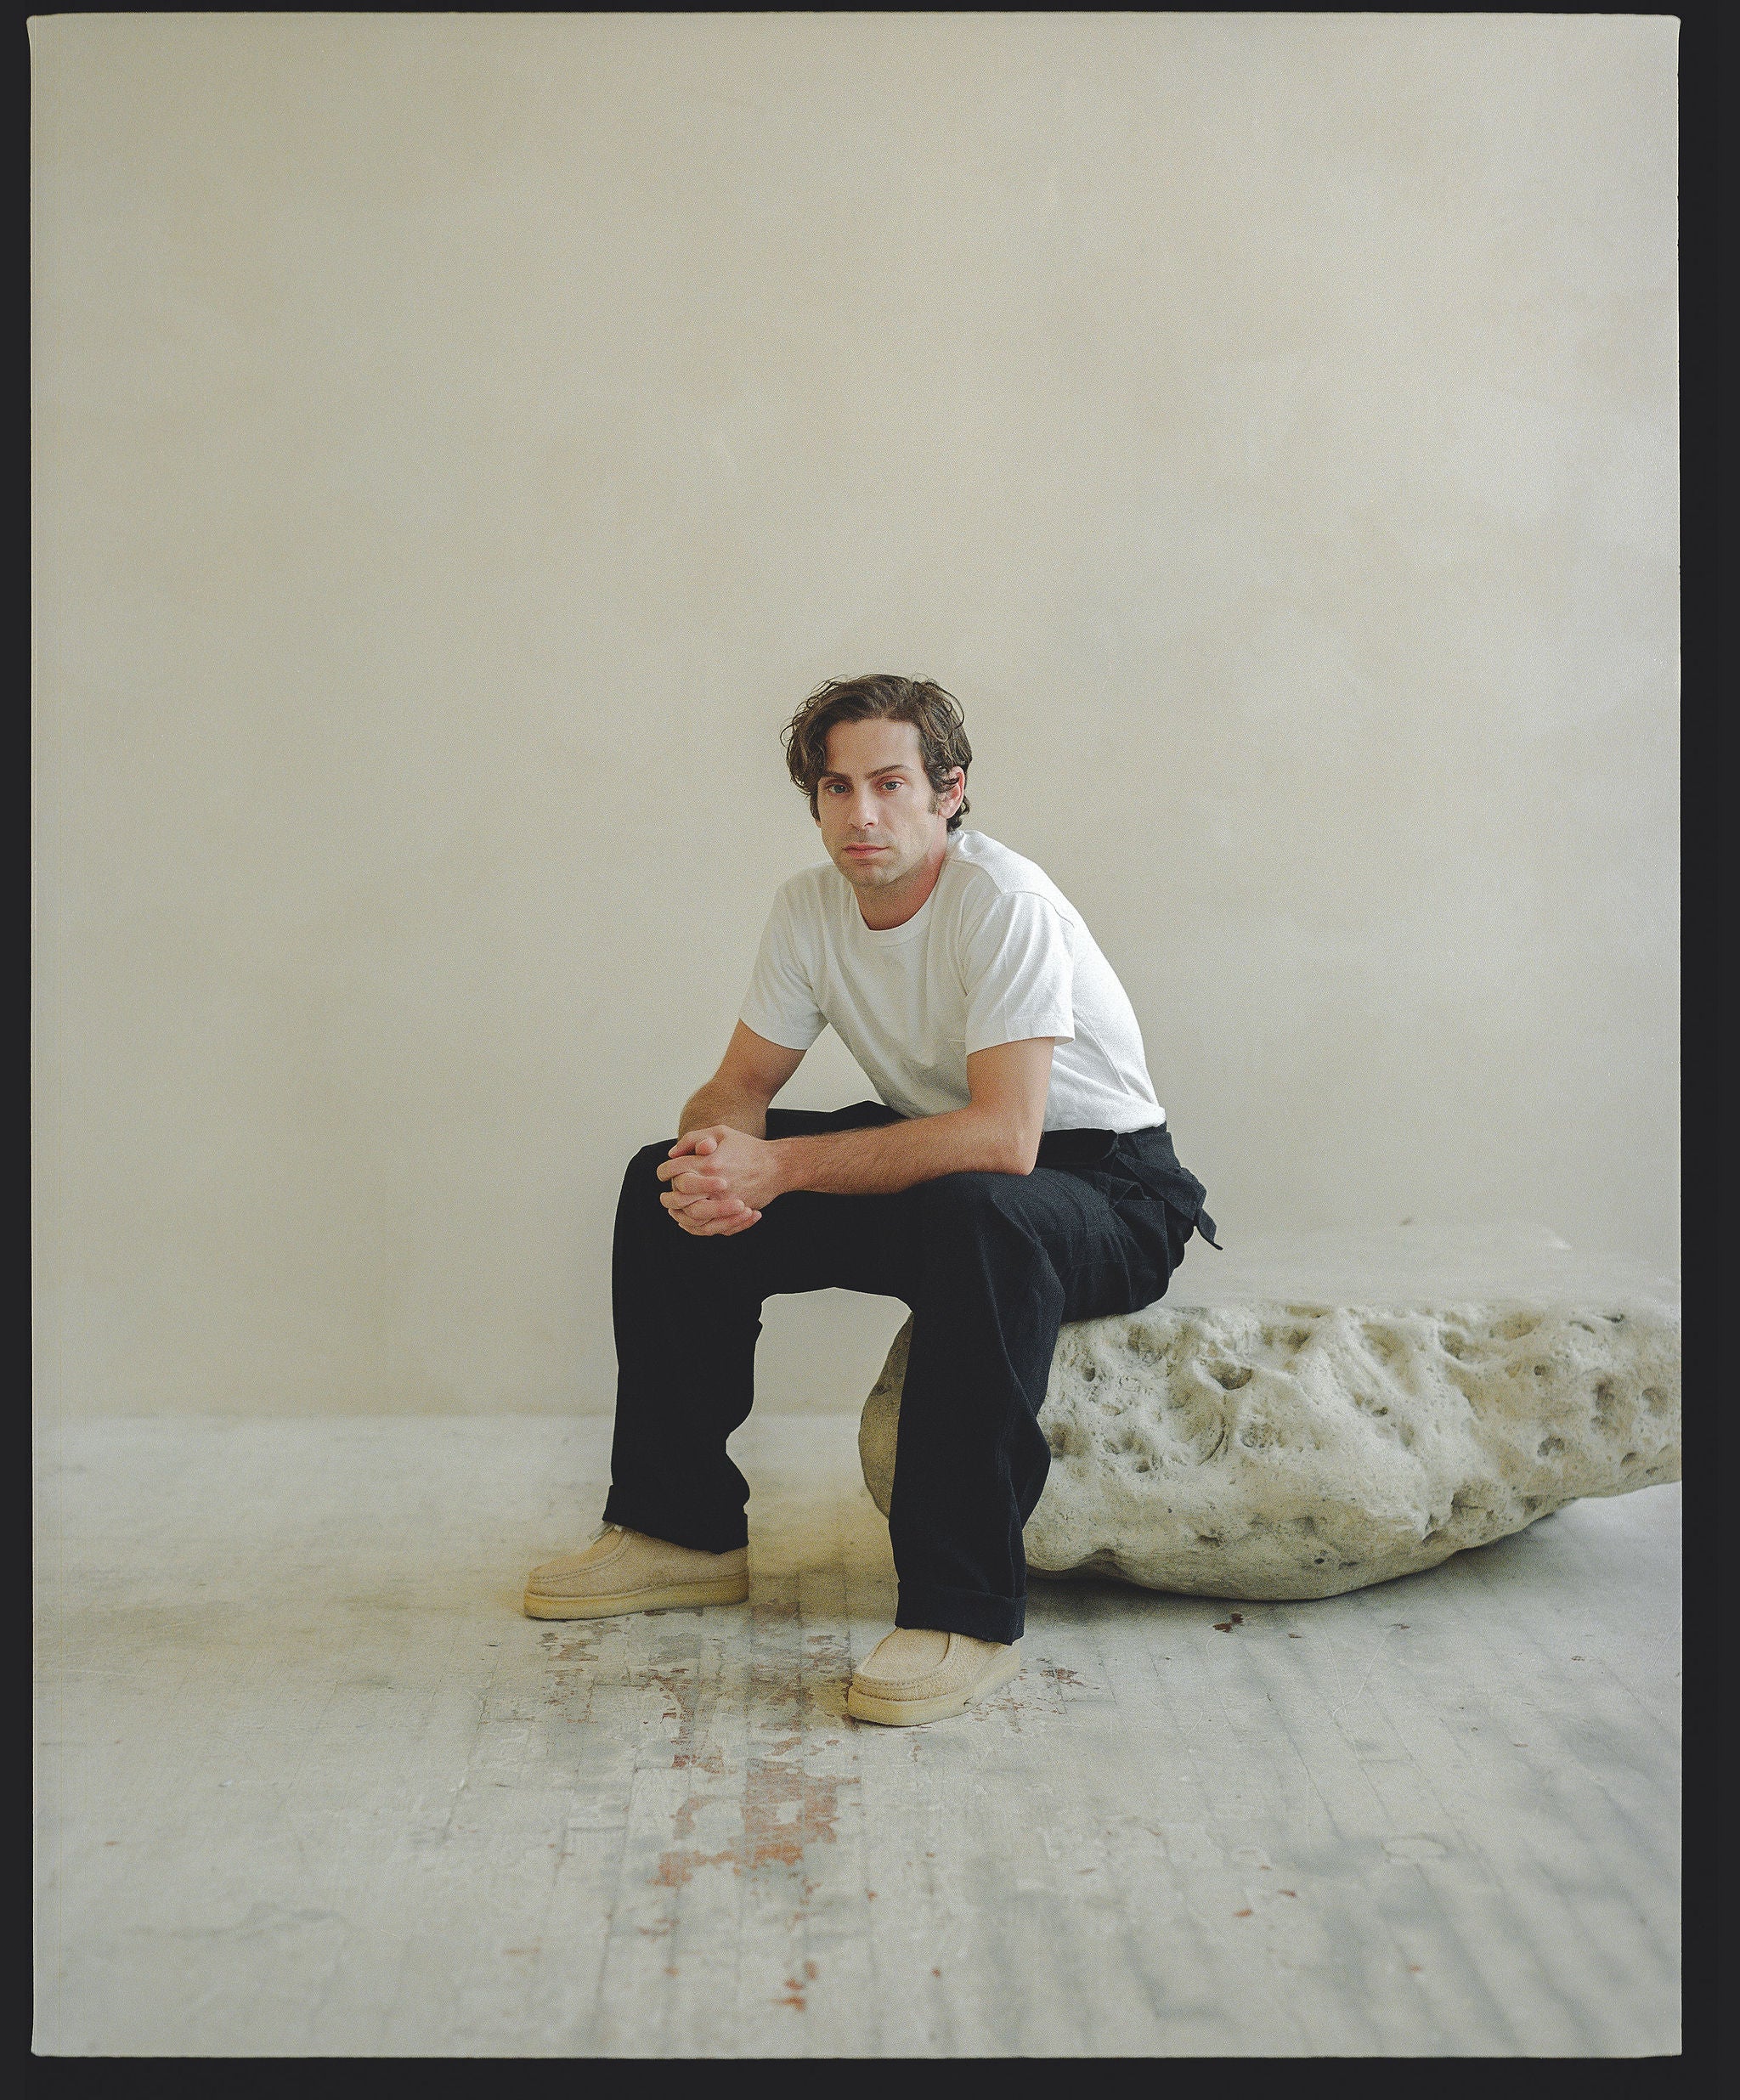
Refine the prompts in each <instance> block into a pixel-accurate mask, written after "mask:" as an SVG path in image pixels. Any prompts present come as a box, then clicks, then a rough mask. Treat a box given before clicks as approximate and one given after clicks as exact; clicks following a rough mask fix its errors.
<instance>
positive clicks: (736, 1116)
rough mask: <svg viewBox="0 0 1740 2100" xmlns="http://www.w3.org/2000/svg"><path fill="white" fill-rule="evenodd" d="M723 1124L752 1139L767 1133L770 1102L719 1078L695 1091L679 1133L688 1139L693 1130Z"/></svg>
mask: <svg viewBox="0 0 1740 2100" xmlns="http://www.w3.org/2000/svg"><path fill="white" fill-rule="evenodd" d="M713 1123H723V1124H725V1125H726V1127H727V1128H728V1129H731V1130H741V1131H745V1132H748V1133H749V1136H750V1137H751V1138H765V1136H766V1135H767V1104H766V1103H765V1101H763V1100H761V1099H760V1098H759V1097H758V1096H756V1095H754V1094H752V1093H744V1092H742V1091H741V1090H740V1089H738V1088H737V1087H726V1086H722V1085H721V1084H720V1081H717V1080H709V1081H708V1082H707V1084H706V1085H705V1086H704V1087H702V1088H701V1089H700V1091H699V1092H697V1093H692V1094H691V1095H690V1096H689V1098H688V1099H687V1100H686V1102H685V1103H684V1104H683V1112H682V1118H681V1121H680V1122H679V1123H678V1124H677V1126H676V1134H677V1136H678V1137H679V1138H686V1137H687V1135H688V1134H689V1132H691V1131H692V1130H701V1129H704V1128H705V1127H706V1126H708V1125H709V1124H713Z"/></svg>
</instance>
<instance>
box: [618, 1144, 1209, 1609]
mask: <svg viewBox="0 0 1740 2100" xmlns="http://www.w3.org/2000/svg"><path fill="white" fill-rule="evenodd" d="M898 1120H899V1119H898V1118H897V1117H896V1116H895V1115H894V1113H893V1111H892V1110H891V1109H886V1108H884V1107H883V1106H882V1104H880V1103H878V1102H864V1103H861V1104H858V1106H856V1108H850V1109H839V1110H836V1111H835V1112H834V1113H833V1114H832V1115H812V1114H808V1113H805V1112H803V1111H800V1110H796V1109H770V1110H769V1111H768V1115H767V1135H768V1136H769V1137H770V1138H790V1137H797V1136H799V1135H803V1136H808V1135H810V1134H811V1133H812V1132H818V1131H829V1130H848V1129H855V1128H860V1127H862V1126H867V1125H870V1124H877V1123H891V1122H895V1121H898ZM672 1143H675V1139H669V1140H666V1141H665V1142H664V1143H660V1144H653V1145H647V1146H646V1147H644V1148H643V1149H641V1151H640V1152H638V1153H636V1155H635V1157H634V1160H633V1161H632V1162H631V1164H630V1167H629V1170H628V1172H627V1174H626V1175H625V1176H624V1178H623V1185H622V1197H621V1200H620V1202H619V1205H618V1207H617V1214H616V1242H615V1249H614V1253H613V1261H612V1295H613V1308H614V1315H615V1323H616V1352H617V1363H618V1382H617V1397H616V1431H615V1439H614V1442H613V1445H612V1448H611V1482H612V1484H611V1489H610V1495H609V1499H607V1502H606V1504H605V1505H604V1516H605V1520H606V1521H607V1522H609V1523H613V1524H624V1525H626V1526H628V1527H629V1528H630V1529H631V1530H634V1531H639V1532H645V1533H647V1535H648V1536H649V1537H652V1538H664V1539H669V1540H670V1541H671V1542H672V1543H673V1544H676V1545H683V1546H694V1547H698V1548H700V1549H701V1550H703V1551H705V1552H709V1553H724V1552H726V1551H728V1550H731V1549H732V1548H733V1547H736V1546H741V1545H743V1544H744V1543H745V1542H746V1540H747V1538H748V1535H749V1534H748V1528H747V1526H746V1525H745V1522H744V1519H743V1507H744V1504H745V1503H746V1502H747V1501H748V1500H749V1483H748V1482H746V1481H745V1480H744V1478H743V1475H742V1474H741V1473H740V1472H739V1471H737V1467H736V1466H735V1465H732V1462H731V1460H730V1459H729V1458H728V1457H727V1456H726V1448H725V1444H726V1437H729V1436H730V1434H731V1432H732V1431H733V1430H734V1429H736V1428H737V1425H738V1424H739V1423H740V1422H742V1421H743V1419H744V1417H745V1416H746V1415H747V1414H749V1408H750V1405H751V1403H752V1402H753V1399H754V1358H755V1341H756V1338H757V1336H758V1335H760V1331H761V1318H760V1314H761V1307H762V1303H763V1301H764V1300H765V1299H767V1298H770V1297H772V1296H777V1295H778V1294H779V1293H781V1292H783V1291H795V1290H826V1289H828V1287H830V1286H833V1287H836V1288H839V1289H843V1290H863V1291H869V1292H873V1293H874V1294H876V1295H878V1296H884V1297H890V1298H899V1299H901V1300H903V1301H905V1303H906V1304H907V1305H908V1306H909V1307H911V1308H912V1346H911V1352H910V1354H909V1356H908V1358H907V1376H906V1384H905V1386H904V1389H903V1391H902V1393H901V1425H900V1438H899V1443H898V1448H897V1450H896V1454H895V1475H894V1490H893V1499H892V1501H891V1504H890V1510H889V1533H890V1540H891V1542H892V1544H893V1547H894V1557H895V1568H896V1570H897V1571H898V1572H899V1575H900V1603H899V1607H898V1609H897V1610H896V1612H895V1624H896V1625H899V1626H923V1627H931V1628H934V1629H936V1630H937V1631H939V1632H948V1633H959V1634H976V1635H977V1636H978V1637H979V1638H980V1640H999V1641H1012V1640H1019V1639H1020V1633H1021V1628H1022V1623H1023V1619H1024V1615H1025V1601H1026V1589H1027V1563H1026V1559H1025V1555H1024V1554H1023V1553H1022V1550H1021V1527H1022V1526H1023V1524H1024V1523H1025V1521H1026V1520H1027V1518H1028V1516H1031V1513H1032V1510H1033V1506H1034V1504H1036V1503H1037V1501H1038V1499H1039V1494H1040V1490H1041V1489H1042V1488H1043V1487H1044V1485H1045V1476H1046V1474H1047V1472H1048V1471H1049V1468H1050V1465H1051V1454H1050V1451H1049V1449H1048V1446H1047V1444H1046V1441H1045V1437H1044V1436H1043V1434H1042V1432H1041V1431H1040V1429H1039V1426H1038V1423H1037V1416H1038V1414H1039V1409H1040V1406H1041V1403H1042V1402H1043V1400H1044V1398H1045V1388H1046V1384H1047V1380H1048V1377H1049V1375H1050V1370H1051V1358H1052V1351H1053V1349H1054V1347H1055V1346H1056V1342H1057V1332H1058V1328H1059V1324H1061V1323H1062V1322H1064V1321H1065V1320H1086V1319H1095V1318H1100V1317H1102V1316H1103V1315H1104V1314H1107V1313H1132V1312H1134V1311H1135V1310H1136V1309H1137V1308H1138V1307H1141V1306H1144V1305H1149V1304H1151V1303H1152V1302H1153V1301H1154V1300H1155V1299H1156V1298H1158V1297H1160V1296H1161V1295H1162V1294H1163V1293H1164V1291H1165V1290H1166V1287H1167V1284H1168V1282H1169V1281H1170V1280H1171V1278H1172V1271H1173V1270H1174V1269H1175V1268H1176V1267H1178V1263H1179V1262H1180V1261H1181V1260H1182V1259H1183V1258H1184V1249H1185V1247H1186V1246H1187V1245H1188V1244H1189V1239H1190V1234H1191V1232H1192V1229H1193V1228H1195V1229H1198V1230H1200V1231H1201V1232H1202V1233H1203V1235H1204V1237H1205V1238H1206V1239H1210V1240H1211V1241H1212V1239H1213V1236H1214V1226H1213V1222H1212V1219H1210V1218H1208V1217H1206V1215H1204V1214H1203V1212H1202V1207H1201V1206H1202V1198H1203V1195H1204V1193H1205V1192H1204V1190H1203V1188H1202V1184H1201V1183H1200V1182H1199V1181H1197V1180H1196V1179H1195V1177H1194V1176H1193V1175H1191V1174H1189V1173H1187V1172H1186V1171H1185V1170H1184V1168H1183V1167H1181V1166H1179V1165H1178V1159H1177V1155H1176V1154H1174V1152H1173V1150H1172V1138H1171V1137H1170V1135H1169V1134H1168V1133H1167V1131H1166V1130H1164V1129H1163V1128H1162V1129H1155V1130H1150V1131H1140V1132H1135V1133H1134V1134H1133V1135H1131V1136H1126V1137H1121V1138H1115V1137H1114V1136H1113V1135H1112V1133H1111V1132H1108V1131H1058V1132H1050V1133H1048V1135H1047V1137H1046V1138H1044V1140H1043V1141H1042V1144H1041V1147H1040V1154H1039V1164H1038V1165H1037V1166H1036V1167H1035V1168H1034V1170H1033V1171H1032V1172H1031V1174H976V1173H975V1174H945V1175H942V1176H941V1177H939V1178H937V1179H936V1180H935V1181H928V1182H920V1183H918V1185H917V1186H916V1187H914V1188H907V1189H904V1190H902V1191H901V1194H898V1195H891V1196H824V1195H816V1194H811V1193H809V1192H807V1191H796V1192H794V1193H793V1194H788V1195H783V1196H781V1197H779V1198H778V1199H777V1201H775V1202H773V1203H771V1204H770V1205H768V1206H767V1209H766V1211H765V1214H764V1215H763V1217H762V1219H761V1222H760V1224H759V1225H752V1226H751V1227H750V1228H749V1230H748V1231H747V1232H742V1233H728V1234H726V1235H725V1236H723V1237H714V1238H702V1237H698V1236H697V1235H695V1234H694V1233H686V1232H684V1231H683V1229H682V1228H681V1226H680V1225H678V1224H677V1223H676V1222H675V1220H674V1219H673V1218H672V1217H671V1216H670V1214H669V1211H666V1210H665V1209H664V1205H662V1204H661V1203H660V1202H659V1200H658V1198H659V1195H660V1194H661V1192H662V1191H663V1190H664V1188H665V1186H666V1184H665V1183H663V1182H661V1181H660V1180H659V1179H658V1176H657V1174H656V1173H655V1171H654V1169H655V1168H657V1167H658V1166H659V1165H660V1164H661V1162H662V1161H664V1160H666V1159H667V1158H668V1157H669V1151H670V1146H671V1144H672Z"/></svg>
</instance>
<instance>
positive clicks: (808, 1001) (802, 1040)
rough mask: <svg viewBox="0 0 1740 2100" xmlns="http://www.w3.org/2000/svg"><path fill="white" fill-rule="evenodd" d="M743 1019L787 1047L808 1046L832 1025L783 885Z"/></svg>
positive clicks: (763, 939) (763, 936)
mask: <svg viewBox="0 0 1740 2100" xmlns="http://www.w3.org/2000/svg"><path fill="white" fill-rule="evenodd" d="M737 1019H739V1020H740V1021H742V1022H743V1025H744V1026H745V1027H746V1028H753V1029H754V1031H755V1033H756V1034H757V1035H758V1036H765V1037H766V1038H767V1040H768V1042H777V1043H778V1044H779V1045H780V1046H781V1047H782V1048H783V1049H786V1050H807V1049H808V1048H809V1047H810V1045H811V1043H812V1042H815V1040H816V1037H817V1036H819V1035H820V1034H821V1033H822V1030H823V1029H824V1028H826V1027H827V1025H828V1019H827V1016H826V1015H825V1014H824V1013H822V1011H821V1009H820V1008H818V1007H817V1005H816V995H815V992H814V991H813V989H812V987H811V977H810V972H809V969H808V968H807V967H806V965H805V959H804V954H803V944H802V942H801V940H799V934H798V929H797V927H796V925H795V924H794V920H793V914H792V906H791V900H790V898H789V897H788V896H787V895H786V894H785V892H784V891H783V890H782V891H781V892H780V893H779V895H777V897H775V899H774V900H773V909H772V910H771V912H769V913H768V914H767V923H766V925H765V927H764V928H763V929H762V932H761V946H760V950H759V951H758V952H757V954H756V957H755V967H754V970H753V972H752V973H751V974H750V977H749V994H748V996H746V997H745V999H744V1001H743V1008H742V1009H741V1011H740V1012H739V1013H738V1015H737Z"/></svg>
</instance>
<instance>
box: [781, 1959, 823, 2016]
mask: <svg viewBox="0 0 1740 2100" xmlns="http://www.w3.org/2000/svg"><path fill="white" fill-rule="evenodd" d="M815 1980H816V1964H815V1963H814V1962H805V1964H804V1973H803V1975H802V1977H801V1978H799V1977H796V1976H788V1977H787V1978H786V1979H785V1987H786V1990H787V1992H788V1996H785V1997H783V1998H776V1999H775V2000H774V2001H773V2002H774V2003H775V2004H776V2005H788V2006H789V2007H791V2008H792V2010H793V2012H794V2013H801V2012H802V2011H803V2010H804V2007H805V2003H806V2001H805V1996H804V1990H805V1986H806V1985H807V1984H813V1983H814V1982H815Z"/></svg>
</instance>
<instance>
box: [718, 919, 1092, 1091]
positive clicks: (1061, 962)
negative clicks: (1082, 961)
mask: <svg viewBox="0 0 1740 2100" xmlns="http://www.w3.org/2000/svg"><path fill="white" fill-rule="evenodd" d="M961 974H962V979H963V985H964V988H965V991H966V995H967V1051H966V1053H967V1055H968V1056H969V1057H971V1056H972V1055H973V1053H974V1052H975V1050H991V1049H994V1048H995V1047H997V1044H998V1043H1003V1042H1026V1041H1027V1040H1028V1038H1029V1037H1031V1036H1052V1037H1053V1038H1054V1039H1055V1040H1057V1041H1059V1042H1073V1041H1074V1039H1075V1034H1076V1013H1075V1003H1074V997H1073V991H1074V984H1075V974H1076V958H1075V949H1074V946H1073V943H1072V942H1071V938H1070V925H1069V922H1068V920H1067V919H1065V917H1064V915H1063V913H1062V912H1059V910H1058V908H1057V906H1055V905H1054V904H1053V903H1051V902H1050V901H1049V900H1048V899H1046V898H1044V897H1042V896H1040V895H1038V894H1037V891H1034V890H1028V889H1023V890H1015V891H1014V892H1011V893H1009V894H1007V895H1002V896H999V897H998V898H997V901H996V902H995V903H994V904H993V905H992V906H991V908H990V910H989V911H987V912H986V914H985V916H984V917H983V918H981V919H980V922H979V923H978V925H977V926H976V927H975V928H974V929H973V931H972V932H971V933H970V934H969V935H968V936H967V938H966V940H965V943H964V946H963V954H962V972H961ZM750 1025H751V1026H752V1027H753V1026H754V1023H753V1022H752V1023H751V1024H750Z"/></svg>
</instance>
